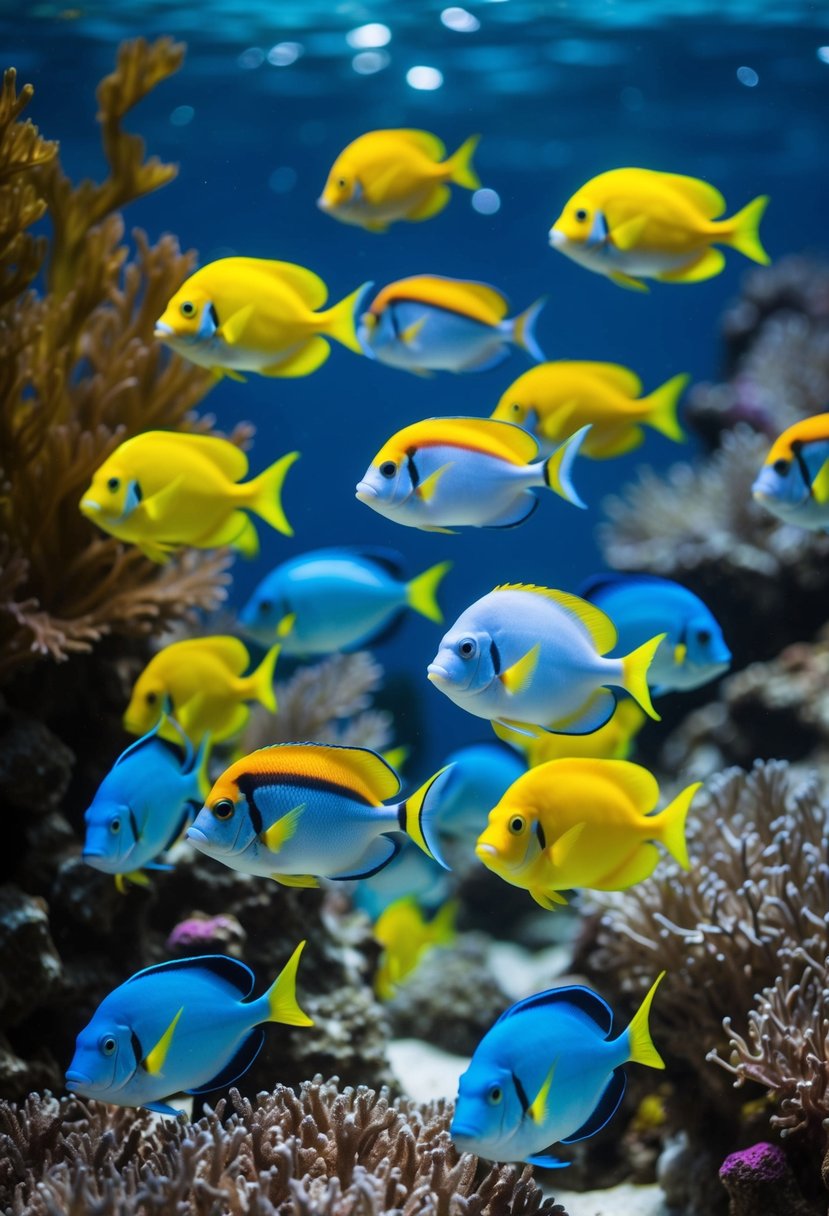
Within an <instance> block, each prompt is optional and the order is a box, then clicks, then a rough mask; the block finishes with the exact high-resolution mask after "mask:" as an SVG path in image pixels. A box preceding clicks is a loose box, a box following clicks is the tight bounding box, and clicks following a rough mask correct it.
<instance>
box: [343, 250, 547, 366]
mask: <svg viewBox="0 0 829 1216" xmlns="http://www.w3.org/2000/svg"><path fill="white" fill-rule="evenodd" d="M543 305H544V299H543V298H542V299H540V300H536V302H535V304H532V305H531V306H530V307H529V308H528V309H527V310H526V312H522V313H521V314H520V316H517V317H511V318H508V317H507V311H508V308H509V304H508V302H507V299H506V297H505V296H503V295H502V294H501V292H500V291H498V290H497V289H496V288H495V287H490V286H488V284H486V283H475V282H472V281H470V280H467V279H449V278H443V277H441V276H440V275H436V274H421V275H413V276H412V277H411V278H408V279H400V280H399V281H398V282H396V283H390V284H389V285H388V286H387V287H384V288H383V290H382V291H380V292H378V294H377V295H376V296H375V298H374V300H373V301H372V303H371V307H370V308H369V310H368V312H366V313H364V314H363V316H362V317H361V319H360V326H359V329H358V335H359V337H360V341H361V342H362V344H363V346H364V348H365V350H366V351H367V352H368V353H370V354H372V355H373V356H374V357H375V358H376V359H377V360H378V361H379V362H380V363H387V364H388V365H389V366H390V367H399V368H402V369H403V370H404V371H409V372H414V373H415V374H416V375H420V376H428V375H430V374H431V373H432V372H435V371H446V372H481V371H485V370H486V369H488V368H490V367H496V366H497V365H498V364H499V363H501V361H502V360H504V359H506V358H507V356H508V355H509V348H510V346H520V347H521V349H522V350H524V351H526V353H527V354H528V355H529V356H530V358H531V359H534V360H536V361H537V362H540V361H542V360H543V358H544V354H543V352H542V351H541V349H540V347H539V345H538V343H537V342H536V340H535V334H534V332H533V329H534V326H535V323H536V320H537V319H538V314H539V313H540V311H541V309H542V307H543Z"/></svg>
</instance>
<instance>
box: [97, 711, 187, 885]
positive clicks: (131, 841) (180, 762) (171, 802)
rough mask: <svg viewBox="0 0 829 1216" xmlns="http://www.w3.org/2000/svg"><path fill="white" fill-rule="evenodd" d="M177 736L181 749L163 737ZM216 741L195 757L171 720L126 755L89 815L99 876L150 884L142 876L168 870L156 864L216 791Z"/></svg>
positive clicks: (102, 787) (104, 783)
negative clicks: (212, 763)
mask: <svg viewBox="0 0 829 1216" xmlns="http://www.w3.org/2000/svg"><path fill="white" fill-rule="evenodd" d="M162 730H164V731H165V732H168V733H169V732H170V731H175V732H176V733H177V734H178V736H179V739H180V746H177V745H176V744H175V743H173V742H171V741H170V740H169V739H167V738H161V731H162ZM209 750H210V738H209V736H207V735H206V736H205V737H204V738H203V739H202V742H201V746H200V747H199V750H198V752H196V751H194V749H193V747H192V745H191V743H190V740H189V739H188V738H187V736H186V735H185V733H184V731H183V730H182V729H181V727H180V726H179V725H178V723H177V722H175V720H174V719H172V718H169V717H168V716H167V715H166V714H162V716H161V718H160V720H159V722H158V724H157V725H156V726H155V727H154V728H153V730H151V731H149V733H148V734H146V735H144V736H143V738H141V739H139V740H138V741H137V742H136V743H133V744H132V745H131V746H130V747H128V748H127V749H126V751H123V752H122V753H121V755H120V756H119V757H118V759H117V760H116V761H115V763H114V765H113V766H112V768H111V769H110V771H109V772H108V773H107V775H106V777H104V779H103V781H102V782H101V784H100V785H99V787H98V790H97V793H96V794H95V797H94V798H93V799H92V802H91V804H90V806H89V808H88V810H87V811H86V814H85V815H84V823H85V824H86V835H85V837H84V845H83V859H84V861H85V862H86V863H87V865H90V866H92V867H94V869H96V870H103V872H104V873H105V874H114V875H116V882H117V883H118V885H119V887H121V888H122V889H123V880H124V878H129V879H131V880H132V881H134V882H136V881H137V882H141V881H146V879H144V877H143V875H142V874H141V871H142V870H166V869H169V868H170V867H169V866H163V865H159V864H158V863H157V861H156V859H157V858H158V856H159V855H160V854H161V853H163V852H164V850H165V849H168V848H170V846H171V845H172V844H173V843H174V842H175V841H176V840H177V839H178V837H179V836H181V834H182V832H183V831H184V829H185V828H186V827H187V825H188V823H189V822H190V821H191V820H192V819H193V818H194V817H195V815H196V812H197V811H198V810H199V808H200V807H201V805H202V803H203V802H204V798H205V795H206V794H207V791H208V790H209V788H210V781H209V778H208V774H207V759H208V753H209Z"/></svg>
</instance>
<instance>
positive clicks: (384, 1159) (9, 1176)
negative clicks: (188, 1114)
mask: <svg viewBox="0 0 829 1216" xmlns="http://www.w3.org/2000/svg"><path fill="white" fill-rule="evenodd" d="M450 1114H451V1111H450V1109H449V1108H448V1107H447V1106H446V1105H445V1104H444V1103H433V1104H431V1105H429V1106H425V1107H418V1106H416V1105H415V1104H413V1103H410V1102H405V1101H398V1102H395V1103H392V1102H391V1101H390V1100H389V1096H388V1094H387V1093H385V1092H382V1091H381V1092H380V1093H374V1092H373V1091H372V1090H370V1089H366V1088H365V1087H362V1086H361V1087H360V1088H359V1089H356V1090H354V1089H346V1090H343V1091H342V1092H340V1091H339V1090H338V1088H337V1085H336V1083H335V1082H328V1083H323V1082H322V1080H321V1078H319V1077H317V1078H316V1079H315V1080H314V1081H313V1082H308V1083H306V1084H304V1085H303V1086H302V1087H301V1089H300V1092H299V1093H298V1094H295V1093H294V1092H293V1091H292V1090H290V1089H287V1088H285V1087H283V1086H279V1087H278V1088H277V1089H276V1090H275V1091H274V1092H273V1093H271V1094H260V1095H259V1096H258V1097H257V1098H256V1100H255V1101H253V1102H252V1101H249V1100H246V1099H243V1098H241V1097H240V1095H239V1093H238V1092H237V1091H236V1090H232V1091H231V1095H230V1103H229V1104H228V1103H226V1102H225V1101H221V1102H220V1103H219V1104H218V1105H217V1107H216V1110H215V1111H214V1112H212V1113H208V1114H207V1115H206V1116H205V1117H204V1118H202V1119H200V1120H198V1122H196V1123H191V1124H188V1123H186V1122H185V1121H184V1120H180V1121H176V1122H174V1121H172V1120H164V1121H163V1122H160V1121H158V1120H157V1119H153V1118H152V1116H150V1115H148V1114H147V1112H140V1111H134V1110H122V1109H118V1108H112V1107H106V1106H103V1105H100V1104H98V1103H94V1102H92V1103H84V1102H80V1101H78V1100H76V1099H74V1098H72V1099H63V1100H62V1101H60V1102H58V1101H57V1100H55V1099H54V1098H51V1097H49V1096H47V1097H45V1098H43V1099H38V1098H34V1097H32V1098H29V1099H28V1100H27V1102H26V1103H25V1104H24V1105H23V1106H22V1107H19V1108H18V1107H14V1106H11V1105H8V1104H0V1205H2V1207H3V1210H4V1211H6V1212H8V1213H10V1214H11V1216H23V1214H24V1213H25V1214H26V1216H52V1214H53V1213H56V1212H58V1211H60V1212H66V1213H70V1214H71V1216H81V1214H82V1213H83V1214H86V1213H90V1212H95V1213H97V1214H98V1216H127V1214H128V1213H132V1212H136V1213H137V1212H146V1211H155V1212H165V1211H167V1212H172V1211H176V1212H178V1213H182V1214H189V1213H192V1214H194V1216H195V1214H203V1216H207V1214H208V1213H220V1212H221V1213H223V1214H224V1213H227V1214H228V1216H245V1214H250V1216H254V1214H256V1216H276V1213H277V1212H278V1213H280V1216H289V1214H291V1213H294V1214H295V1216H312V1214H313V1216H327V1214H330V1216H348V1214H349V1213H363V1214H364V1216H374V1214H375V1213H376V1214H377V1216H380V1214H381V1213H385V1212H397V1213H400V1214H402V1216H414V1214H415V1213H426V1214H427V1216H448V1214H449V1213H455V1214H459V1216H533V1214H534V1213H539V1214H543V1216H566V1213H565V1211H564V1209H563V1208H562V1207H561V1206H560V1205H558V1204H556V1203H555V1202H554V1201H552V1200H544V1199H543V1196H542V1192H541V1189H540V1188H539V1187H538V1185H537V1184H536V1183H535V1182H534V1181H533V1179H532V1173H531V1170H530V1169H529V1168H524V1169H521V1168H520V1167H518V1166H511V1165H506V1166H492V1167H490V1168H486V1167H484V1165H483V1164H482V1163H481V1164H480V1165H479V1163H478V1161H477V1159H476V1158H475V1157H472V1156H469V1155H465V1156H463V1157H460V1158H459V1157H458V1154H457V1152H456V1151H455V1149H454V1148H453V1147H452V1144H451V1141H450V1139H449V1134H448V1125H449V1119H450Z"/></svg>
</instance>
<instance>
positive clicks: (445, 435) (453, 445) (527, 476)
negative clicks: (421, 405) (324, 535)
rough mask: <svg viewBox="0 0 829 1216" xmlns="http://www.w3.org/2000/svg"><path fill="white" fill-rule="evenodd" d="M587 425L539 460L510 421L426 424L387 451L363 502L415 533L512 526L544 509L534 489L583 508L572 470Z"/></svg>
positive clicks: (410, 429)
mask: <svg viewBox="0 0 829 1216" xmlns="http://www.w3.org/2000/svg"><path fill="white" fill-rule="evenodd" d="M589 430H590V428H589V427H583V428H582V429H581V430H580V431H576V433H575V434H574V435H571V436H570V437H569V438H568V439H566V440H565V441H564V443H562V444H560V445H559V447H557V448H556V450H555V451H554V452H553V454H552V455H551V456H548V457H547V459H546V460H538V459H537V456H538V443H537V442H536V440H535V439H534V438H533V436H532V435H530V434H529V433H528V432H527V431H525V430H524V429H523V428H522V427H520V426H515V425H514V424H513V423H511V422H500V421H498V420H496V419H493V418H427V419H425V420H424V421H423V422H415V423H414V424H413V425H412V426H407V427H404V428H403V430H402V431H398V432H397V434H396V435H393V436H392V437H391V439H389V440H388V442H387V443H385V444H384V445H383V447H382V448H381V449H380V451H379V452H378V453H377V455H376V456H375V457H374V460H373V461H372V462H371V464H370V465H369V467H368V469H367V470H366V472H365V474H364V475H363V480H362V481H361V482H360V483H359V484H358V486H357V491H356V493H357V498H358V499H359V500H360V502H363V503H365V504H366V506H368V507H371V508H372V510H374V511H377V512H378V514H380V515H385V516H386V517H387V518H388V519H391V520H394V521H395V522H396V523H399V524H405V525H406V526H407V527H410V528H422V529H423V530H424V531H427V532H447V531H451V530H452V529H453V528H454V527H471V528H514V527H515V526H516V525H517V524H520V523H523V522H524V520H525V519H528V518H529V516H530V515H532V513H533V511H535V509H536V507H537V506H538V502H539V500H538V498H537V497H536V495H535V493H534V491H535V490H536V489H542V488H543V487H546V488H547V489H550V490H553V491H554V492H555V493H556V494H558V495H559V497H560V498H563V499H564V500H565V502H569V503H572V504H573V506H576V507H583V506H584V503H583V502H582V501H581V499H580V498H579V496H578V494H577V493H576V491H575V489H574V487H573V483H572V482H571V480H570V469H571V466H572V464H573V461H574V460H575V458H576V455H577V454H578V451H579V447H580V446H581V443H582V441H583V440H584V437H585V435H586V434H587V433H588V431H589Z"/></svg>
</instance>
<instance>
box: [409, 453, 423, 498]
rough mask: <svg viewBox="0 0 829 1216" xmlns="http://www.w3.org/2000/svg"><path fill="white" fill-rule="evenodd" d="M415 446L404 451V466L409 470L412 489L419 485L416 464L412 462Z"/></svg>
mask: <svg viewBox="0 0 829 1216" xmlns="http://www.w3.org/2000/svg"><path fill="white" fill-rule="evenodd" d="M416 451H417V448H409V450H408V452H407V453H406V468H407V469H408V470H409V477H410V478H411V482H412V489H413V490H416V489H417V487H418V486H419V485H420V474H419V473H418V471H417V465H416V464H415V462H414V458H415V452H416Z"/></svg>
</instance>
